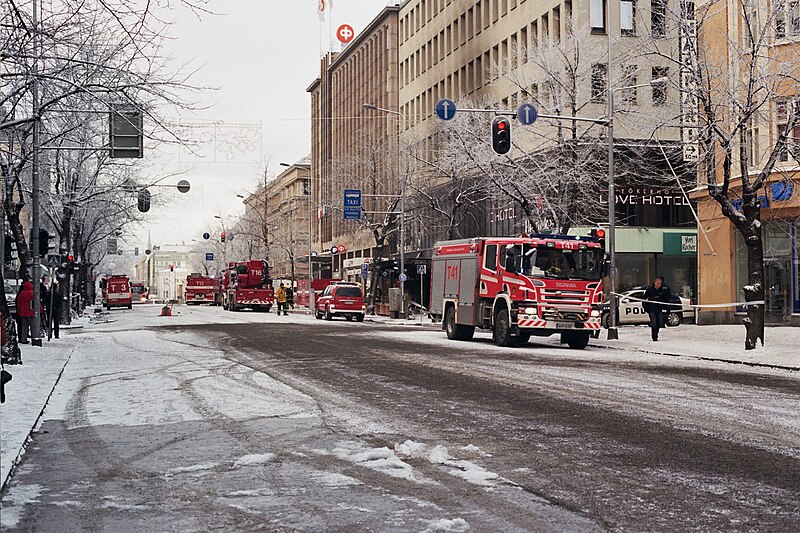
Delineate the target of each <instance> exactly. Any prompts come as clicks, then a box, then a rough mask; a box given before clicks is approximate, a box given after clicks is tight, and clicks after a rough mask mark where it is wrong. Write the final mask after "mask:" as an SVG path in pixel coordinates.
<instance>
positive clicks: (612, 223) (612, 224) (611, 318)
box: [606, 55, 669, 340]
mask: <svg viewBox="0 0 800 533" xmlns="http://www.w3.org/2000/svg"><path fill="white" fill-rule="evenodd" d="M609 57H610V55H609ZM608 73H609V86H608V112H607V116H606V128H608V239H607V241H608V258H609V262H610V267H609V269H608V270H609V272H608V277H609V280H610V281H611V283H610V286H609V292H610V295H609V296H610V304H611V305H610V306H609V310H608V340H617V339H619V330H618V329H617V325H618V323H617V318H618V317H617V294H616V293H617V253H616V247H617V246H616V226H617V224H616V218H617V216H616V207H617V197H616V190H615V185H614V93H615V92H616V91H624V90H629V89H638V88H639V87H650V86H653V85H660V84H665V85H666V83H667V82H668V81H669V78H657V79H655V80H651V81H650V82H649V83H640V84H638V85H628V86H625V87H615V88H613V89H612V88H611V65H610V64H609V66H608Z"/></svg>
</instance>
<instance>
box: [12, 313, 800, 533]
mask: <svg viewBox="0 0 800 533" xmlns="http://www.w3.org/2000/svg"><path fill="white" fill-rule="evenodd" d="M147 334H152V335H154V336H155V337H156V338H158V339H160V340H163V341H164V342H165V343H167V342H169V343H176V342H180V343H182V344H183V346H184V347H186V348H188V349H191V347H192V346H195V347H198V348H199V347H211V348H214V349H215V350H218V351H219V352H220V353H223V354H224V357H222V359H221V362H220V361H217V360H214V361H215V362H214V363H213V364H211V362H209V361H204V360H201V359H192V358H191V357H189V356H186V357H184V360H183V361H182V362H180V361H179V362H177V363H176V362H174V361H172V360H170V361H169V364H167V363H168V361H166V360H165V362H164V367H163V368H161V369H160V370H158V371H159V372H162V373H165V372H167V371H169V372H170V376H171V377H172V378H174V379H176V383H177V386H176V387H175V391H173V392H174V393H175V394H178V395H180V396H182V397H183V398H185V399H187V400H188V401H189V402H191V403H192V406H193V408H194V410H195V411H196V412H199V413H200V414H201V415H202V416H199V417H196V419H193V420H183V421H179V422H173V423H153V424H146V425H136V426H130V425H114V424H105V425H102V426H94V425H92V424H91V420H90V417H89V416H88V415H86V412H87V407H86V405H88V404H86V402H85V395H89V394H91V386H92V384H93V383H94V382H95V381H94V380H87V381H86V384H85V387H83V388H82V389H79V390H77V391H76V392H75V393H74V394H73V395H72V397H71V399H70V408H69V409H68V410H67V412H68V413H69V416H68V417H66V418H68V419H65V420H63V421H52V420H51V421H48V422H46V423H45V424H44V426H43V427H42V429H41V431H40V432H39V433H37V434H36V435H35V438H34V440H33V443H32V445H31V447H30V448H29V451H28V453H27V455H26V457H25V460H24V462H23V465H22V466H21V467H20V469H19V470H18V472H17V474H16V479H15V484H16V485H17V486H20V487H22V486H27V487H31V486H34V485H36V486H38V487H39V488H38V489H37V490H38V492H39V494H38V495H37V501H38V502H39V503H38V504H37V505H35V506H29V507H27V508H26V514H25V515H24V516H22V517H20V520H19V522H18V523H17V526H16V528H17V529H19V530H60V531H64V530H96V531H97V530H115V531H123V530H150V531H155V530H159V531H186V530H212V529H213V530H216V529H221V528H227V529H231V530H260V529H265V530H268V531H295V530H297V531H325V530H343V531H344V530H346V531H422V530H426V529H427V530H428V531H447V530H449V531H467V530H469V531H593V530H612V531H644V530H647V531H687V530H697V531H712V530H713V531H719V530H738V531H798V530H800V379H798V376H797V375H794V374H791V373H788V372H780V371H756V370H750V369H746V368H742V367H740V366H733V365H730V366H728V365H724V364H715V363H698V362H696V361H695V362H692V363H691V364H690V363H685V364H684V363H682V362H681V361H675V360H672V359H669V358H663V357H653V358H652V360H648V359H646V358H644V357H642V358H640V359H639V360H637V359H635V358H633V359H631V360H630V361H628V362H620V361H613V362H612V361H610V360H609V358H608V357H607V355H608V354H609V353H610V352H611V350H608V349H605V348H599V347H592V346H591V345H590V347H589V348H587V349H586V350H584V351H575V350H570V349H568V348H566V347H563V348H562V347H561V346H559V345H558V344H557V343H556V342H554V340H553V339H543V340H541V341H535V340H534V341H531V342H530V343H529V344H528V345H526V346H523V347H519V348H512V349H501V348H498V347H495V346H494V345H492V344H491V342H490V338H489V337H488V336H479V338H477V339H476V340H475V341H472V342H455V341H448V340H447V339H446V338H445V337H444V334H443V332H440V331H417V330H415V329H413V328H397V327H391V326H382V325H377V324H368V323H364V324H356V323H347V322H343V321H335V322H323V321H311V320H306V321H292V322H286V323H282V322H278V320H277V318H276V319H275V320H271V321H270V322H269V323H268V324H264V325H259V326H258V327H255V326H254V325H253V324H224V325H220V324H214V325H199V326H191V327H186V326H183V327H177V328H158V329H157V330H154V331H151V332H148V333H147ZM175 339H182V340H180V341H176V340H175ZM187 339H189V340H187ZM187 353H191V351H189V352H187ZM189 363H191V365H194V366H191V365H190V366H187V365H189ZM194 367H197V368H196V369H195V370H193V368H194ZM199 369H202V372H201V371H200V370H199ZM209 376H210V377H211V378H212V381H211V382H209V383H213V382H225V381H231V382H233V383H235V384H236V386H237V387H239V388H240V389H241V391H244V392H247V393H252V394H253V395H254V397H255V396H258V395H260V394H261V392H260V391H262V390H263V388H264V387H265V383H264V379H267V380H270V382H271V383H272V384H271V385H267V388H268V389H269V390H270V391H272V392H271V393H270V394H273V395H274V394H277V393H276V390H277V391H278V393H280V394H281V395H282V396H281V399H280V401H281V402H283V404H285V405H291V406H292V407H291V408H290V409H284V410H281V411H279V412H276V413H265V414H264V416H256V417H247V416H236V410H237V409H239V408H240V407H241V408H244V407H245V403H241V404H238V403H237V402H241V401H242V400H240V399H231V401H230V402H229V403H228V404H226V403H225V402H226V396H225V395H226V394H227V393H226V392H225V389H222V388H221V389H220V391H221V392H220V393H219V396H218V397H217V398H216V400H217V403H216V404H215V402H214V400H210V399H209V395H208V393H207V392H206V393H204V394H199V393H198V388H197V383H198V381H197V380H198V379H200V377H202V378H203V379H205V380H206V382H208V378H209ZM254 376H263V378H258V379H256V378H254ZM132 379H134V378H132ZM275 384H277V386H278V388H277V389H276V385H275ZM122 385H123V386H135V383H134V384H131V383H127V382H126V383H123V384H122ZM280 387H284V388H285V391H282V390H281V389H280ZM153 401H158V400H157V398H153ZM215 405H216V407H215ZM237 405H238V406H240V407H237ZM82 413H83V414H82ZM81 417H83V418H81ZM70 418H71V419H70ZM259 454H261V455H259ZM6 498H8V495H6Z"/></svg>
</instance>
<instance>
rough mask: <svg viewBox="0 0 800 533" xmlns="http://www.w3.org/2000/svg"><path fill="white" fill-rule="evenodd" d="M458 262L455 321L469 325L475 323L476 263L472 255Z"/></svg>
mask: <svg viewBox="0 0 800 533" xmlns="http://www.w3.org/2000/svg"><path fill="white" fill-rule="evenodd" d="M460 263H461V264H460V267H459V274H460V276H461V279H460V282H461V283H460V287H459V298H458V320H457V322H458V323H459V324H467V325H470V326H471V325H473V324H474V323H475V317H474V314H475V309H474V308H475V287H476V281H477V280H476V277H477V271H478V268H477V267H478V263H477V261H476V260H475V258H474V257H466V258H464V259H461V261H460Z"/></svg>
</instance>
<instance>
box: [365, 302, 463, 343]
mask: <svg viewBox="0 0 800 533" xmlns="http://www.w3.org/2000/svg"><path fill="white" fill-rule="evenodd" d="M362 320H363V318H362ZM444 324H445V331H446V332H447V338H448V339H450V340H451V341H468V340H471V339H472V337H473V335H475V326H465V325H463V324H456V311H455V309H454V308H453V307H452V306H451V307H448V308H447V313H445V315H444Z"/></svg>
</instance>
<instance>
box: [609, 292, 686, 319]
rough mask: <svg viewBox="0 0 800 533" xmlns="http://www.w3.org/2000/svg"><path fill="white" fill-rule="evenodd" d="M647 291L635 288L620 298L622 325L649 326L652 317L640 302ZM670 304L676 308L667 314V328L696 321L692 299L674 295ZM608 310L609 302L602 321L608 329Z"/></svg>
mask: <svg viewBox="0 0 800 533" xmlns="http://www.w3.org/2000/svg"><path fill="white" fill-rule="evenodd" d="M646 290H647V287H635V288H633V289H631V290H629V291H626V292H623V293H622V296H620V297H619V318H618V321H619V323H620V324H648V323H649V322H650V317H649V316H648V314H647V312H646V311H645V310H644V307H643V305H642V302H641V301H640V300H644V292H645V291H646ZM670 303H672V304H674V307H672V309H670V310H669V312H668V313H667V320H666V324H667V326H678V325H680V323H681V322H683V321H684V320H693V319H694V308H693V307H691V306H692V300H691V299H689V298H683V297H682V296H678V295H677V294H673V295H672V300H671V301H670ZM608 310H609V302H606V303H605V305H604V310H603V315H602V317H601V319H600V320H601V324H602V325H603V327H604V328H608V324H609V317H608Z"/></svg>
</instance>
